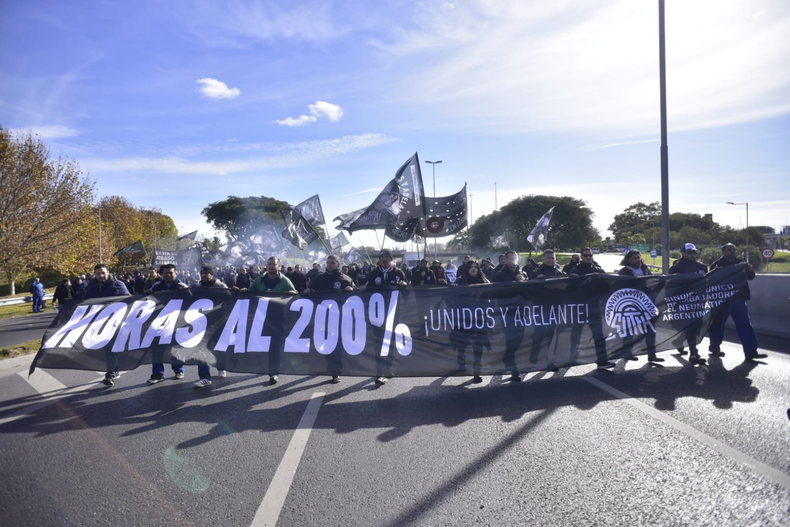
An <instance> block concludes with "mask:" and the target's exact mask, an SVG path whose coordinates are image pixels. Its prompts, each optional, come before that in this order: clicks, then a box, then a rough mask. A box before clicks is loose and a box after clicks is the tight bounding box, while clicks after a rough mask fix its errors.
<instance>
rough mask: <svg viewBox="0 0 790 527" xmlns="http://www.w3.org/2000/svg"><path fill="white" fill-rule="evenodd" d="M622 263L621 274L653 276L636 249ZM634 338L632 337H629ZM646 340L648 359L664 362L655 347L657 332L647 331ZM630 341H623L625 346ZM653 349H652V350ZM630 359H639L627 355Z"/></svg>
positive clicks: (619, 272)
mask: <svg viewBox="0 0 790 527" xmlns="http://www.w3.org/2000/svg"><path fill="white" fill-rule="evenodd" d="M620 265H622V266H623V268H622V269H620V270H619V271H618V272H617V274H618V275H620V276H651V275H652V274H653V273H652V272H651V271H650V268H649V267H648V266H647V265H646V264H645V262H644V261H643V260H642V253H641V252H639V251H637V250H636V249H631V250H630V251H628V252H627V253H626V254H625V256H623V259H622V260H621V261H620ZM628 338H630V339H631V340H633V338H632V337H628ZM645 342H646V344H647V347H648V354H647V360H648V362H664V359H660V358H658V357H657V356H656V352H655V348H656V334H655V333H653V332H647V333H646V334H645ZM629 344H630V342H628V341H626V342H624V343H623V346H624V347H627V346H628V345H629ZM650 350H652V351H650ZM626 358H627V359H628V360H638V359H637V358H636V357H633V356H631V357H626Z"/></svg>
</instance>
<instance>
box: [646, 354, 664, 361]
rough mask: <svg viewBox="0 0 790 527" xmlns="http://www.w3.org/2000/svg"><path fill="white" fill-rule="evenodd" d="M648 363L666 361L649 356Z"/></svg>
mask: <svg viewBox="0 0 790 527" xmlns="http://www.w3.org/2000/svg"><path fill="white" fill-rule="evenodd" d="M647 362H664V359H662V358H660V357H656V356H655V355H648V356H647Z"/></svg>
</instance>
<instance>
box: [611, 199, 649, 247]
mask: <svg viewBox="0 0 790 527" xmlns="http://www.w3.org/2000/svg"><path fill="white" fill-rule="evenodd" d="M660 228H661V207H660V206H659V204H658V202H657V201H654V202H653V203H642V202H641V201H640V202H639V203H634V204H633V205H631V206H630V207H628V208H627V209H625V210H624V211H623V212H622V213H621V214H618V215H616V216H615V217H614V221H613V222H612V224H611V225H609V230H610V231H612V234H613V235H614V239H615V240H616V241H618V242H621V243H627V242H626V240H625V238H626V237H632V236H634V235H636V234H639V233H642V234H643V235H644V237H645V239H646V240H647V239H650V240H652V239H653V238H654V236H655V234H656V229H659V231H660ZM658 239H661V236H660V234H659V236H658Z"/></svg>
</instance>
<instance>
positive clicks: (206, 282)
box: [192, 265, 228, 389]
mask: <svg viewBox="0 0 790 527" xmlns="http://www.w3.org/2000/svg"><path fill="white" fill-rule="evenodd" d="M193 287H212V288H215V289H227V288H228V286H226V285H225V284H224V283H223V282H221V281H219V280H217V279H216V278H214V267H213V266H211V265H204V266H203V267H201V268H200V281H199V282H198V283H197V285H195V286H193ZM227 376H228V372H227V371H225V370H220V369H218V370H217V377H219V378H220V379H224V378H225V377H227ZM192 386H194V387H195V388H198V389H199V388H205V387H206V386H211V368H210V367H209V365H208V364H198V380H197V381H195V383H194V384H192Z"/></svg>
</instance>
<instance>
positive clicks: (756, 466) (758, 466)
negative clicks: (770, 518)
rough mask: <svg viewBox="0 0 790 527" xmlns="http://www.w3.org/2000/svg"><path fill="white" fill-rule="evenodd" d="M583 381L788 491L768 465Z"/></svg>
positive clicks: (789, 484) (789, 482) (788, 484)
mask: <svg viewBox="0 0 790 527" xmlns="http://www.w3.org/2000/svg"><path fill="white" fill-rule="evenodd" d="M584 380H586V381H587V382H589V383H590V384H592V385H593V386H596V387H598V388H600V389H601V390H603V391H605V392H607V393H610V394H612V395H614V396H615V397H617V398H618V399H621V400H622V401H623V402H625V403H628V404H630V405H631V406H633V407H634V408H636V409H638V410H641V411H642V412H644V413H646V414H647V415H649V416H650V417H652V418H654V419H658V420H659V421H661V422H663V423H665V424H668V425H669V426H671V427H673V428H674V429H676V430H678V431H680V432H683V433H684V434H686V435H687V436H689V437H691V438H694V439H696V440H697V441H699V442H700V443H702V444H704V445H706V446H708V447H710V448H712V449H713V450H715V451H717V452H719V453H720V454H724V455H725V456H727V457H729V458H730V459H733V460H735V461H737V462H739V463H743V464H744V465H746V466H748V467H749V468H751V469H752V470H754V471H755V472H757V473H758V474H759V475H761V476H763V477H765V478H767V479H769V480H771V481H772V482H774V483H775V484H777V485H779V486H782V487H784V488H785V489H790V476H788V475H787V474H785V473H784V472H782V471H780V470H777V469H775V468H773V467H771V466H769V465H766V464H765V463H763V462H762V461H758V460H756V459H754V458H753V457H751V456H749V455H747V454H744V453H743V452H741V451H740V450H736V449H734V448H732V447H731V446H729V445H726V444H724V443H722V442H721V441H719V440H718V439H715V438H713V437H711V436H709V435H707V434H705V433H703V432H700V431H699V430H697V429H696V428H693V427H691V426H689V425H687V424H685V423H683V422H681V421H678V420H677V419H675V418H674V417H671V416H669V415H667V414H665V413H663V412H661V411H660V410H656V409H655V408H653V407H652V406H649V405H646V404H645V403H643V402H642V401H637V400H636V399H634V398H633V397H631V396H630V395H628V394H626V393H623V392H621V391H620V390H618V389H616V388H613V387H611V386H609V385H608V384H606V383H603V382H601V381H599V380H598V379H595V378H593V377H585V378H584Z"/></svg>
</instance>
